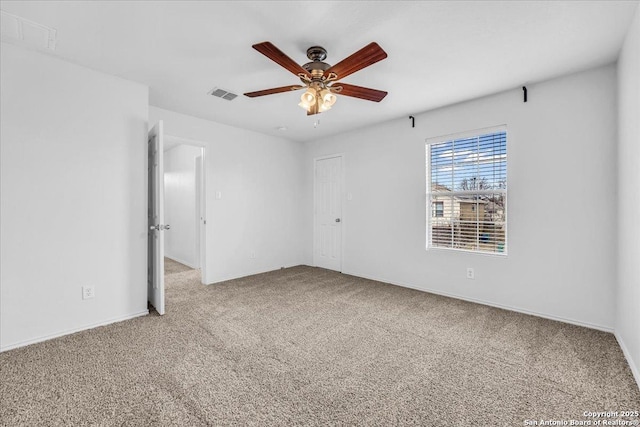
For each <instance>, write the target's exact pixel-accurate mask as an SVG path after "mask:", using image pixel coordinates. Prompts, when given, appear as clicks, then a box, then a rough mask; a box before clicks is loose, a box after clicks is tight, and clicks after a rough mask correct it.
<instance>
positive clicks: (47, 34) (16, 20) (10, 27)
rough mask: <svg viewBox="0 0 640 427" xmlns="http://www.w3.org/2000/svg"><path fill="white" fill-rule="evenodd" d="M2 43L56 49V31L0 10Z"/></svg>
mask: <svg viewBox="0 0 640 427" xmlns="http://www.w3.org/2000/svg"><path fill="white" fill-rule="evenodd" d="M0 33H1V34H2V41H7V42H14V43H18V44H22V45H25V46H29V47H35V48H40V49H49V50H55V49H56V30H55V29H54V28H50V27H47V26H45V25H42V24H38V23H37V22H33V21H29V20H28V19H24V18H22V17H20V16H18V15H13V14H11V13H7V12H5V11H4V10H0Z"/></svg>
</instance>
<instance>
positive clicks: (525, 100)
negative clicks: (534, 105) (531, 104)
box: [522, 86, 527, 102]
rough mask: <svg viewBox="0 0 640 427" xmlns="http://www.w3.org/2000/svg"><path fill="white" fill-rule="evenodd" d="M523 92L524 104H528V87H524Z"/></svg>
mask: <svg viewBox="0 0 640 427" xmlns="http://www.w3.org/2000/svg"><path fill="white" fill-rule="evenodd" d="M522 91H523V92H524V102H527V87H526V86H522Z"/></svg>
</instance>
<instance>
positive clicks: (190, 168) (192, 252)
mask: <svg viewBox="0 0 640 427" xmlns="http://www.w3.org/2000/svg"><path fill="white" fill-rule="evenodd" d="M204 151H205V149H204V147H202V146H197V145H193V144H189V143H184V142H183V141H182V140H181V139H180V138H176V137H171V136H169V135H165V150H164V208H165V222H166V223H167V224H169V225H170V227H171V228H170V230H168V232H167V233H166V234H165V239H164V249H165V276H170V275H173V274H178V273H182V272H185V271H196V272H198V273H199V275H200V282H201V283H205V280H204V277H205V276H204V274H203V273H204V272H205V271H206V270H205V268H206V266H204V265H203V264H205V261H204V260H206V256H205V254H204V251H205V248H206V245H205V244H204V238H205V237H204V235H205V233H204V226H205V225H206V221H205V218H206V217H205V202H204V200H205V191H204V190H205V185H204V171H205V165H204ZM203 267H205V268H203ZM167 279H169V277H167Z"/></svg>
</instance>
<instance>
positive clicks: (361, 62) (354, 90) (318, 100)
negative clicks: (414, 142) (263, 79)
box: [245, 42, 387, 115]
mask: <svg viewBox="0 0 640 427" xmlns="http://www.w3.org/2000/svg"><path fill="white" fill-rule="evenodd" d="M252 47H253V48H254V49H255V50H257V51H258V52H260V53H261V54H263V55H264V56H266V57H267V58H269V59H271V60H272V61H274V62H276V63H277V64H279V65H280V66H282V67H284V68H285V69H287V70H288V71H290V72H292V73H293V74H295V75H296V76H298V77H299V78H300V81H301V82H302V85H292V86H282V87H276V88H272V89H265V90H259V91H256V92H249V93H245V95H246V96H248V97H250V98H255V97H257V96H264V95H272V94H274V93H282V92H290V91H294V90H300V89H307V90H306V91H305V93H303V94H302V96H301V97H300V104H298V105H299V106H300V107H302V108H304V109H305V110H307V115H312V114H318V113H322V112H323V111H327V110H329V109H330V108H331V106H332V105H333V104H335V102H336V99H337V98H336V94H340V95H344V96H351V97H354V98H360V99H365V100H368V101H374V102H380V101H382V99H383V98H384V97H385V96H387V92H384V91H381V90H376V89H369V88H366V87H361V86H355V85H350V84H347V83H342V82H338V80H340V79H343V78H345V77H347V76H348V75H350V74H353V73H355V72H356V71H359V70H362V69H363V68H365V67H368V66H369V65H372V64H375V63H376V62H378V61H381V60H383V59H385V58H386V57H387V53H386V52H385V51H384V50H382V48H381V47H380V46H378V43H375V42H373V43H370V44H368V45H367V46H365V47H363V48H362V49H360V50H359V51H357V52H356V53H354V54H352V55H351V56H349V57H347V58H345V59H343V60H342V61H340V62H338V63H337V64H335V65H333V66H331V65H329V64H327V63H326V62H323V61H324V60H325V59H326V57H327V51H326V50H325V49H324V48H323V47H320V46H312V47H310V48H309V49H307V58H309V59H310V60H311V62H307V63H306V64H304V65H298V64H297V63H295V62H294V61H293V59H291V58H289V57H288V56H287V55H285V54H284V53H283V52H282V51H281V50H280V49H278V48H277V47H275V46H274V45H273V44H272V43H271V42H262V43H258V44H254V45H253V46H252Z"/></svg>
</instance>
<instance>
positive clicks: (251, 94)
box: [244, 85, 306, 98]
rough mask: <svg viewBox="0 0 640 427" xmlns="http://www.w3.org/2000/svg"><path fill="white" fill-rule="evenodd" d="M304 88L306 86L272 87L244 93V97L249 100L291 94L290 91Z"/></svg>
mask: <svg viewBox="0 0 640 427" xmlns="http://www.w3.org/2000/svg"><path fill="white" fill-rule="evenodd" d="M305 87H306V86H300V85H293V86H282V87H274V88H272V89H265V90H258V91H255V92H248V93H245V94H244V95H245V96H248V97H249V98H255V97H256V96H265V95H272V94H274V93H282V92H291V91H292V90H299V89H304V88H305Z"/></svg>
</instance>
